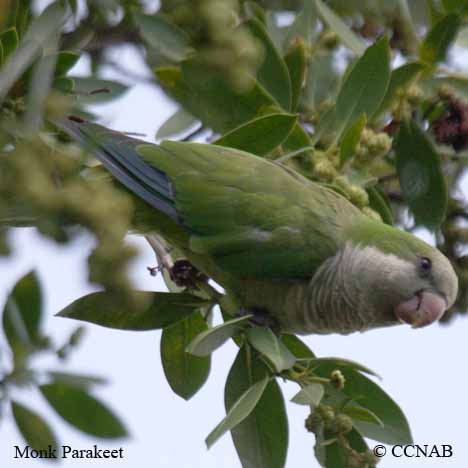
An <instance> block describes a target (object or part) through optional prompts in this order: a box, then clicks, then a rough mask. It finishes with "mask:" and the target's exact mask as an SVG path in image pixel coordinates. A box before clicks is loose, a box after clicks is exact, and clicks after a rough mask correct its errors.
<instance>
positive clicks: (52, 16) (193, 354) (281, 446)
mask: <svg viewBox="0 0 468 468" xmlns="http://www.w3.org/2000/svg"><path fill="white" fill-rule="evenodd" d="M49 3H50V5H49V6H48V7H47V8H46V9H44V10H42V11H41V10H39V9H38V8H37V6H35V3H34V2H29V1H19V0H6V1H4V2H3V3H2V4H1V5H2V8H0V67H1V68H0V195H1V196H0V235H1V238H0V250H1V252H2V253H3V254H5V255H6V254H8V244H7V242H6V233H7V230H8V229H9V228H11V227H12V226H15V227H20V226H35V227H36V228H37V229H38V230H39V231H40V232H41V233H42V234H44V235H46V236H48V237H50V238H52V239H54V240H55V241H57V242H59V243H66V242H69V241H70V240H71V239H73V237H74V236H76V234H77V232H80V231H81V230H82V229H85V230H87V231H89V232H91V233H92V234H93V235H94V236H95V238H96V248H95V249H94V251H93V252H92V253H91V255H90V257H89V262H88V264H89V279H90V281H92V282H94V283H98V284H101V285H102V286H103V288H104V291H103V292H100V293H95V294H91V295H89V296H85V297H82V298H79V299H77V300H76V301H75V302H73V303H72V304H71V305H70V306H68V307H67V308H65V309H64V310H62V311H60V313H59V315H60V316H62V317H69V318H74V319H78V320H83V321H87V322H92V323H97V324H100V325H103V326H107V327H111V328H119V329H123V330H135V329H138V330H148V329H161V328H162V329H163V332H162V339H161V358H162V361H163V366H164V371H165V375H166V377H167V380H168V382H169V384H170V386H171V388H172V389H173V391H174V392H175V393H176V394H178V395H179V396H181V397H182V398H185V399H189V398H191V397H192V396H193V395H194V394H195V393H196V392H197V391H198V390H199V389H200V388H201V386H202V385H203V384H204V382H205V381H206V379H207V377H208V374H209V371H210V355H211V353H213V352H215V350H216V349H217V348H219V347H220V346H221V345H222V344H223V343H224V342H226V341H227V340H229V339H231V338H232V339H233V340H234V341H235V342H236V344H237V345H238V346H239V352H238V355H237V357H236V359H235V361H234V363H233V365H232V368H231V370H230V373H229V376H228V379H227V382H226V388H225V405H226V416H225V418H224V419H222V420H221V422H220V423H219V425H218V426H217V427H216V428H214V430H213V432H212V433H211V434H209V435H208V437H207V439H206V443H207V445H208V447H210V446H211V445H212V444H214V443H215V442H216V441H217V440H218V438H219V437H221V436H222V435H223V434H224V433H226V432H228V431H231V434H232V438H233V441H234V445H235V447H236V450H237V453H238V455H239V459H240V461H241V464H242V466H244V467H245V468H246V467H255V468H258V467H265V468H266V467H269V468H270V467H275V468H276V467H277V468H281V467H283V466H284V464H285V460H286V453H287V445H288V425H287V416H286V413H285V403H284V399H283V396H282V393H281V387H280V383H281V381H282V380H283V379H285V380H290V381H293V382H295V383H297V384H298V385H299V387H300V388H299V393H298V394H297V395H296V396H295V397H294V398H293V402H294V403H297V404H301V405H305V406H306V407H309V408H310V415H309V417H308V418H307V420H306V429H307V430H308V431H310V432H312V433H314V435H315V440H316V445H315V456H316V458H317V459H318V461H319V462H320V464H321V465H322V466H324V467H328V468H341V467H343V468H344V467H365V466H366V467H372V466H375V464H376V460H375V459H374V457H373V455H372V453H371V452H369V450H368V447H367V443H366V439H373V440H377V441H381V442H384V443H390V444H407V443H410V442H411V433H410V430H409V427H408V423H407V421H406V419H405V417H404V415H403V413H402V411H401V409H400V408H399V407H398V405H397V404H396V403H395V402H394V401H393V400H392V399H391V398H390V397H389V396H388V395H387V394H386V393H385V392H384V391H383V390H382V389H381V388H380V387H379V386H378V385H377V384H376V383H375V382H374V380H372V378H369V377H368V376H367V375H366V374H372V372H371V371H369V370H368V369H366V368H365V367H364V366H362V365H360V364H357V363H354V362H350V361H346V360H343V359H338V358H326V359H325V358H318V357H316V356H315V355H314V353H313V352H312V351H311V350H310V349H309V348H308V347H307V346H306V345H305V344H304V343H303V342H302V341H300V340H299V339H298V338H297V337H295V336H292V335H280V336H278V335H276V334H275V333H273V331H271V330H270V329H269V328H263V327H258V326H253V325H252V323H251V322H249V320H248V319H246V318H241V319H239V318H233V317H232V315H233V314H234V313H235V312H236V310H235V305H234V304H232V301H230V298H229V297H228V296H225V295H223V294H221V293H219V292H217V291H216V290H215V289H213V288H212V287H211V286H210V284H209V283H208V282H207V278H203V277H200V276H195V278H192V277H190V276H189V277H185V281H184V276H183V275H182V276H181V275H180V274H174V268H175V269H177V268H178V269H179V270H180V271H183V272H187V271H189V270H190V266H189V265H186V263H184V262H186V260H185V259H184V258H183V257H182V256H181V255H180V254H179V253H178V252H177V250H176V249H172V250H171V249H170V246H167V245H165V243H164V240H163V239H154V238H153V239H151V238H150V239H149V240H150V242H152V245H153V247H155V251H156V254H157V256H158V258H159V260H161V261H162V255H161V250H160V249H161V246H162V248H163V254H164V253H167V251H170V257H171V265H170V269H169V270H168V269H167V268H166V267H167V264H163V265H162V270H163V274H164V278H165V280H166V284H167V286H168V289H169V291H170V292H168V293H148V292H141V291H134V290H133V289H132V288H131V285H130V284H129V282H128V281H127V277H126V267H127V265H128V262H129V260H130V259H131V258H132V256H133V255H134V252H133V250H132V249H131V248H130V247H129V246H128V245H126V244H125V235H126V234H127V233H128V232H129V231H131V230H132V228H133V227H134V226H135V225H136V224H138V219H134V216H133V213H134V211H133V209H132V203H131V201H130V200H129V198H128V196H127V194H126V193H125V192H124V191H122V190H119V189H118V188H116V186H114V185H113V183H112V181H111V180H110V179H109V178H108V177H107V176H106V175H103V174H102V171H101V170H100V168H99V167H96V164H95V161H92V160H91V159H90V157H89V155H88V154H87V153H86V151H85V150H79V149H78V148H77V147H76V145H74V144H73V143H71V142H70V141H68V140H67V139H66V138H65V137H64V136H63V135H61V134H60V133H59V132H58V131H57V129H56V128H55V127H54V125H53V122H54V119H56V118H57V117H61V116H64V115H73V116H75V118H86V119H97V118H98V116H96V115H92V114H91V113H90V111H89V108H88V107H87V106H88V105H89V104H91V103H96V102H103V101H110V100H117V99H118V98H119V97H120V96H121V95H122V94H123V93H124V92H125V91H126V90H127V88H128V86H127V85H126V84H124V83H120V82H114V81H109V80H103V79H102V78H101V77H100V76H101V71H102V69H103V68H104V67H106V66H107V67H113V68H114V69H116V70H118V71H119V73H120V74H121V75H126V77H127V78H129V79H131V80H133V81H136V80H138V79H144V80H145V81H147V82H148V83H149V84H150V85H152V86H155V87H159V88H160V89H162V90H163V91H164V92H165V93H166V94H167V96H169V97H170V98H171V99H172V100H174V101H175V102H176V103H177V104H178V106H179V108H178V110H177V111H176V112H175V114H174V115H173V116H171V117H170V118H169V119H168V121H167V122H165V123H164V124H163V125H162V126H161V127H160V128H159V129H155V137H156V138H158V139H160V138H168V137H169V138H172V139H186V140H192V139H198V140H200V139H201V140H204V141H206V142H209V143H210V144H213V145H222V146H229V147H232V148H237V149H241V150H244V151H248V152H251V153H253V154H256V155H258V156H261V157H265V158H268V159H270V160H274V161H276V162H278V163H281V164H284V165H286V166H288V167H290V168H291V169H294V170H296V171H298V172H299V173H301V174H302V175H303V176H305V177H307V178H308V179H310V180H313V181H315V182H317V183H321V184H326V185H327V186H328V187H331V188H332V189H334V190H336V191H338V192H339V193H341V194H342V195H344V196H345V197H346V198H348V199H349V200H350V201H351V202H352V203H353V204H354V205H356V206H357V207H358V208H359V209H361V210H362V212H363V213H365V214H366V215H368V216H370V217H372V218H375V219H378V220H381V221H382V222H385V223H389V224H393V223H395V224H397V225H399V226H400V227H401V228H402V229H407V230H409V231H414V230H416V229H419V228H421V227H424V228H427V229H429V230H430V231H432V232H433V233H434V234H435V241H436V243H437V245H438V247H439V248H440V249H441V250H442V251H443V252H444V253H445V254H446V255H447V256H448V258H449V259H450V260H451V261H452V263H453V265H454V267H455V269H456V271H457V274H458V276H459V282H460V294H459V297H458V299H457V301H456V303H455V304H454V306H453V308H452V309H451V310H450V311H449V313H447V314H446V316H445V319H444V320H450V319H451V318H452V317H453V316H454V315H455V314H458V313H464V312H465V311H466V310H467V309H468V303H467V301H468V295H467V291H468V262H467V258H466V256H465V255H463V250H464V246H465V244H466V242H467V241H468V231H467V229H466V227H464V224H463V221H464V220H465V219H466V218H467V217H468V209H467V206H466V205H465V203H464V202H463V200H462V199H460V197H459V188H460V183H461V180H462V176H463V174H464V168H465V163H466V161H467V153H466V147H467V145H468V104H466V101H465V100H466V99H467V97H468V75H466V74H465V73H464V72H463V71H461V70H459V69H458V67H457V65H456V63H455V60H454V59H455V55H456V54H458V53H462V52H464V53H466V51H464V47H465V46H468V43H467V41H466V37H467V31H468V28H467V26H466V19H467V14H468V6H467V3H466V2H464V1H458V2H457V1H444V0H440V1H437V0H435V1H429V0H428V1H420V2H408V1H406V0H403V1H402V0H399V1H397V0H385V1H375V2H362V1H355V0H351V1H346V2H344V1H341V0H330V1H328V2H325V1H322V0H304V1H302V2H301V1H294V2H292V1H288V0H283V1H282V0H272V1H266V0H265V1H237V0H216V1H215V0H194V1H184V0H162V1H161V2H160V8H159V10H157V11H156V6H155V4H156V2H150V1H147V2H143V1H138V0H99V1H90V0H88V1H86V0H81V1H80V0H69V1H53V2H49ZM124 44H130V45H132V46H135V49H134V50H135V53H137V54H140V55H141V57H142V58H143V60H144V61H145V63H146V65H147V68H148V70H149V71H150V76H151V78H150V79H148V78H146V77H135V76H134V75H133V73H132V72H131V70H128V69H126V67H125V64H122V63H116V62H115V61H113V60H112V58H111V53H110V51H111V49H112V48H114V47H118V46H121V45H124ZM83 56H86V57H89V59H90V61H91V73H90V75H89V76H86V77H76V76H74V75H73V67H74V65H75V64H76V62H77V61H78V60H79V59H80V57H83ZM158 249H159V250H158ZM164 249H165V250H164ZM187 278H188V279H187ZM40 303H41V294H40V288H39V286H38V282H37V278H36V277H35V275H34V274H30V275H28V276H26V277H25V278H23V279H21V280H20V281H19V282H18V284H17V286H16V287H15V289H14V290H13V292H12V293H11V295H10V298H9V299H8V301H7V304H6V305H5V308H4V313H3V329H4V332H5V336H6V338H7V341H8V345H9V347H10V348H11V350H12V353H13V354H12V355H13V360H12V366H11V370H9V371H6V370H5V371H3V370H2V374H3V376H2V375H0V379H1V380H0V385H1V387H0V391H1V393H0V398H1V401H2V402H3V403H4V404H6V403H8V404H11V408H12V415H13V417H14V419H15V421H16V424H17V426H18V428H19V430H20V432H21V433H22V434H23V436H24V438H25V440H26V441H27V442H28V443H29V444H30V445H31V446H33V447H41V446H46V445H47V444H52V445H55V444H56V442H55V436H54V435H53V431H52V430H51V429H50V428H49V426H48V425H47V423H46V422H45V421H44V420H43V419H42V417H41V416H39V415H38V414H36V413H35V412H33V411H32V410H30V409H29V408H26V407H25V406H23V405H22V404H20V403H19V402H16V401H15V399H14V388H15V386H20V385H22V384H23V383H24V382H25V381H27V382H29V383H33V384H34V385H36V386H37V387H38V389H39V390H40V391H41V393H42V394H43V395H44V397H45V398H46V400H47V401H48V402H49V404H50V405H51V406H52V407H53V408H54V409H55V410H56V411H57V412H58V413H59V414H60V415H61V416H62V417H63V418H64V419H65V420H67V421H68V422H70V423H72V424H73V425H75V426H76V427H77V428H79V429H80V430H82V431H85V432H88V433H91V434H94V435H96V436H102V437H117V436H122V435H124V434H125V430H124V428H123V426H122V425H121V423H120V422H119V421H118V419H117V418H116V417H115V416H114V415H112V413H111V412H110V411H109V410H108V409H107V408H106V407H104V406H103V405H102V404H101V403H99V401H98V400H96V399H95V398H94V397H92V396H91V395H90V394H88V390H87V388H88V386H89V385H90V384H92V383H95V381H94V380H93V379H88V378H85V377H81V376H71V375H68V376H67V375H64V374H60V373H58V372H48V373H47V376H46V377H47V379H46V380H47V383H42V379H38V378H37V375H36V373H35V372H34V371H33V370H32V369H31V366H30V365H29V363H30V358H31V356H33V355H34V353H36V352H38V350H44V349H47V350H49V351H51V350H52V351H53V350H54V348H53V347H52V346H51V345H50V343H49V342H47V340H44V337H43V336H42V332H40V317H41V310H42V309H41V307H40ZM215 307H216V308H215ZM213 308H215V309H213ZM218 310H221V311H222V313H223V317H224V323H223V324H221V325H218V326H216V327H213V326H212V325H211V320H210V317H211V315H212V313H213V311H218ZM73 340H74V339H72V338H70V342H69V343H68V344H67V346H68V348H67V346H65V348H61V349H62V352H65V351H63V350H67V349H69V347H73V346H74V344H73V343H74V341H73ZM75 341H76V340H75ZM12 390H13V391H12ZM73 402H74V403H73ZM72 404H76V405H78V407H80V408H82V409H83V413H77V412H74V411H71V409H70V406H71V405H72ZM86 411H88V412H89V411H91V412H92V413H93V414H94V415H95V417H96V418H98V419H99V421H100V422H99V421H98V422H99V423H98V422H96V424H94V425H93V426H92V427H89V425H87V422H86V421H87V419H86V418H84V415H85V414H86ZM273 420H274V423H273V422H272V421H273ZM272 428H273V429H272ZM272 431H273V433H272V434H267V432H272ZM37 433H40V436H36V435H35V434H37Z"/></svg>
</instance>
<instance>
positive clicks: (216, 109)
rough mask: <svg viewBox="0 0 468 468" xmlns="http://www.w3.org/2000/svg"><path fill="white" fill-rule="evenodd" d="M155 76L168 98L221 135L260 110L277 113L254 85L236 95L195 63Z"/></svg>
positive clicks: (161, 70) (214, 74) (163, 70)
mask: <svg viewBox="0 0 468 468" xmlns="http://www.w3.org/2000/svg"><path fill="white" fill-rule="evenodd" d="M156 76H157V78H158V80H159V82H160V84H161V86H162V87H163V88H164V90H165V91H166V92H167V93H168V94H169V95H170V96H172V97H173V98H174V99H175V100H176V101H177V102H179V103H180V104H181V105H182V106H183V107H184V108H185V109H186V110H187V111H188V112H190V113H191V114H192V115H194V116H195V117H197V118H198V119H200V120H201V121H202V122H203V124H204V125H205V126H207V127H210V128H212V129H213V130H214V131H215V132H218V133H221V134H222V133H225V132H227V131H230V130H232V129H234V128H236V127H238V126H239V125H242V124H243V123H245V122H248V121H249V120H252V119H253V118H254V117H257V116H258V114H259V113H260V110H264V109H271V112H274V111H275V109H276V111H278V110H279V109H278V107H277V105H276V104H275V101H274V100H273V98H272V97H271V96H270V95H269V94H268V93H267V92H266V91H265V89H264V88H263V87H262V86H261V85H260V84H259V83H258V82H255V83H253V86H252V88H251V89H249V91H248V92H245V93H243V94H238V93H236V92H234V91H233V89H232V87H231V86H230V85H229V84H228V83H226V81H225V79H224V77H223V76H222V75H221V74H220V73H218V72H216V71H214V70H212V69H210V68H208V67H207V66H206V65H205V64H203V63H200V62H197V61H195V60H191V61H186V62H183V63H182V67H181V68H179V67H161V68H158V69H156Z"/></svg>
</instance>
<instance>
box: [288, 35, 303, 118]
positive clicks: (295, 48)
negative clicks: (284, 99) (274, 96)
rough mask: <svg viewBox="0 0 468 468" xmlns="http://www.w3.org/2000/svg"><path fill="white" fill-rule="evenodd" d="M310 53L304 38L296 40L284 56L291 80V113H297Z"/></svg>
mask: <svg viewBox="0 0 468 468" xmlns="http://www.w3.org/2000/svg"><path fill="white" fill-rule="evenodd" d="M307 59H308V52H307V49H306V46H305V43H304V40H303V39H302V38H296V39H295V40H294V42H293V43H292V44H291V46H290V47H289V49H288V50H287V52H286V55H285V56H284V61H285V63H286V66H287V67H288V71H289V77H290V79H291V111H293V112H295V111H296V110H297V106H298V105H299V100H300V97H301V94H302V89H303V87H304V82H305V78H306V74H307V64H308V61H307Z"/></svg>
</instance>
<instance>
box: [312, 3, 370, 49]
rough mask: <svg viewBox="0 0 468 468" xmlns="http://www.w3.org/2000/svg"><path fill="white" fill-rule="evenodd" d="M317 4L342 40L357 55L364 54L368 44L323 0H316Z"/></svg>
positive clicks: (323, 17) (326, 20) (325, 19)
mask: <svg viewBox="0 0 468 468" xmlns="http://www.w3.org/2000/svg"><path fill="white" fill-rule="evenodd" d="M315 5H316V6H317V10H318V12H319V14H320V16H321V17H322V19H323V21H325V23H327V25H328V27H329V28H330V29H331V30H332V31H333V32H334V33H335V34H336V35H337V36H338V37H339V38H340V39H341V42H343V44H344V45H345V46H347V47H349V48H350V49H351V50H352V51H353V52H354V53H356V54H357V55H362V54H363V53H364V50H365V49H366V45H365V43H364V42H363V41H362V40H361V39H360V38H359V36H357V35H356V34H355V33H354V32H353V31H352V30H351V28H350V27H349V26H348V25H347V24H346V23H345V22H344V21H343V20H342V19H341V18H340V17H339V16H338V15H337V14H336V13H335V12H334V11H333V10H332V9H331V8H330V7H328V6H327V5H326V4H325V3H323V2H322V0H315Z"/></svg>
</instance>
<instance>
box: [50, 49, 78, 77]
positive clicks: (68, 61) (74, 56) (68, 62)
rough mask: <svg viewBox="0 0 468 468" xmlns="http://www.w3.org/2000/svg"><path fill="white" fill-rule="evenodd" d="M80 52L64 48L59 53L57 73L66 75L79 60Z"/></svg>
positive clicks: (56, 64) (56, 66)
mask: <svg viewBox="0 0 468 468" xmlns="http://www.w3.org/2000/svg"><path fill="white" fill-rule="evenodd" d="M79 59H80V54H78V53H76V52H73V51H70V50H62V51H60V52H59V53H58V54H57V61H56V63H55V75H56V76H64V75H66V74H67V73H68V72H69V71H70V70H71V69H72V68H73V67H74V65H75V64H76V62H78V60H79Z"/></svg>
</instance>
